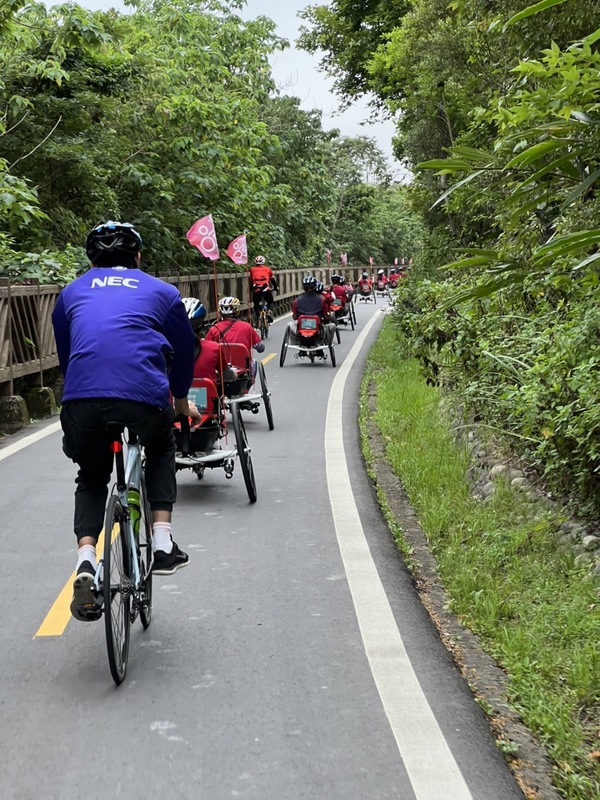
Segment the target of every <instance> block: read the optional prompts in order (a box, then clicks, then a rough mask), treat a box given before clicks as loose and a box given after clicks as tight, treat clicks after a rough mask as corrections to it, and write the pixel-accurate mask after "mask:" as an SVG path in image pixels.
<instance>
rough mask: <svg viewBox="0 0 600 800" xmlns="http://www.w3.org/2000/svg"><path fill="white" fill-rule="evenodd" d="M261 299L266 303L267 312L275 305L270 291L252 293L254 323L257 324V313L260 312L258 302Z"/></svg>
mask: <svg viewBox="0 0 600 800" xmlns="http://www.w3.org/2000/svg"><path fill="white" fill-rule="evenodd" d="M263 298H264V300H265V301H266V303H267V309H268V310H269V311H270V310H271V309H272V308H273V305H274V304H275V298H274V297H273V292H271V291H270V290H268V291H266V292H254V295H253V297H252V300H253V303H254V319H255V320H256V322H258V312H259V310H260V309H259V306H260V301H261V300H262V299H263Z"/></svg>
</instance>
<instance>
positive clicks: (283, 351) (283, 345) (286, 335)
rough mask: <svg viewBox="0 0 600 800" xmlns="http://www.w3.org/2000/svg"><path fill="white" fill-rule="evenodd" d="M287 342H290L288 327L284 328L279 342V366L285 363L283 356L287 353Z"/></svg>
mask: <svg viewBox="0 0 600 800" xmlns="http://www.w3.org/2000/svg"><path fill="white" fill-rule="evenodd" d="M289 343H290V329H289V328H286V331H285V333H284V334H283V342H282V343H281V353H280V354H279V366H280V367H283V365H284V364H285V357H286V355H287V351H288V345H289Z"/></svg>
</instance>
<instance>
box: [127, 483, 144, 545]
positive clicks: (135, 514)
mask: <svg viewBox="0 0 600 800" xmlns="http://www.w3.org/2000/svg"><path fill="white" fill-rule="evenodd" d="M127 505H128V506H129V518H130V519H131V526H132V528H133V533H134V535H135V538H136V539H137V538H138V536H139V533H140V516H141V512H140V493H139V492H138V491H137V489H134V488H129V489H128V490H127Z"/></svg>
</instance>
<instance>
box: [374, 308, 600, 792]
mask: <svg viewBox="0 0 600 800" xmlns="http://www.w3.org/2000/svg"><path fill="white" fill-rule="evenodd" d="M369 383H373V384H374V385H375V387H376V396H377V402H376V411H375V422H376V425H377V427H378V429H379V431H380V433H381V435H382V437H383V441H384V442H385V447H386V454H387V458H388V460H389V462H390V464H391V466H392V468H393V470H394V472H395V473H396V475H398V477H399V478H400V479H401V481H402V483H403V485H404V488H405V490H406V492H407V494H408V497H409V499H410V502H411V504H412V506H413V508H414V510H415V511H416V513H417V516H418V518H419V522H420V525H421V527H422V529H423V531H424V533H425V535H426V537H427V539H428V541H429V545H430V547H431V550H432V552H433V553H434V555H435V557H436V559H437V562H438V568H439V572H440V576H441V579H442V581H443V583H444V585H445V587H446V590H447V592H448V595H449V598H450V604H451V608H452V609H453V611H454V612H455V613H456V614H457V615H458V617H459V618H460V619H461V620H462V622H463V623H464V624H465V625H467V626H468V627H470V628H471V629H472V630H473V631H474V632H475V633H476V634H477V635H478V636H479V638H480V641H481V643H482V645H483V647H484V648H485V649H486V650H487V651H488V652H489V653H490V654H492V655H493V656H494V657H495V658H496V660H497V661H498V662H499V663H500V664H501V666H502V667H504V668H505V670H506V671H507V673H508V676H509V687H510V697H508V698H507V700H508V701H509V702H510V703H511V704H512V705H513V707H515V708H516V710H517V711H518V712H519V714H520V715H521V717H522V719H523V721H524V723H525V724H526V725H527V726H528V727H529V728H530V729H531V730H532V731H533V732H534V733H535V734H536V735H537V737H538V738H539V739H540V740H541V741H542V742H543V743H544V745H545V746H546V749H547V750H548V752H549V754H550V756H551V758H552V760H553V763H554V774H553V780H554V783H555V785H556V786H557V788H558V789H559V790H560V791H562V792H563V794H564V797H565V798H568V800H592V799H594V800H599V798H600V769H599V764H600V740H599V735H600V614H599V609H600V592H599V587H598V585H597V584H594V583H593V582H592V581H591V580H589V578H588V572H589V568H587V567H585V566H582V565H577V564H576V563H575V559H574V556H573V554H572V553H570V552H568V551H565V550H564V549H562V548H560V547H559V546H558V545H557V537H556V533H555V532H556V527H557V525H558V520H557V519H556V518H554V516H553V514H552V513H551V512H550V511H549V510H544V509H542V508H540V506H539V504H533V503H531V502H529V503H528V501H527V500H525V499H524V498H523V497H521V496H520V495H517V494H515V493H514V492H513V491H511V490H510V488H508V487H506V486H502V485H500V486H499V487H498V490H497V491H496V493H495V495H494V496H493V497H492V498H491V499H490V501H489V502H486V503H482V502H480V501H477V500H475V499H474V498H472V496H471V492H470V488H469V485H468V483H467V481H466V479H465V472H466V470H467V468H468V465H469V456H468V453H467V452H466V451H465V450H464V449H461V448H460V447H459V446H458V445H456V444H455V442H454V440H453V437H452V435H451V433H450V431H449V430H448V428H447V426H446V424H445V423H444V422H443V420H442V419H441V417H440V414H439V413H438V406H439V399H440V397H439V391H438V389H437V388H435V387H432V386H429V385H427V384H426V383H425V381H424V379H423V378H422V377H421V374H420V371H419V367H418V365H417V364H416V363H415V362H414V361H406V360H404V359H403V358H402V356H401V353H400V348H399V345H398V342H397V339H396V336H395V332H394V329H393V327H392V324H391V322H390V321H389V320H388V321H386V325H385V326H384V329H383V331H382V334H381V336H380V337H379V339H378V341H377V342H376V344H375V345H374V347H373V349H372V351H371V353H370V356H369V365H368V368H367V373H366V375H365V383H364V384H363V402H362V403H361V417H362V423H363V433H364V430H365V428H364V421H365V415H366V414H367V413H368V411H367V406H366V402H365V401H364V398H365V397H366V387H367V385H368V384H369ZM363 446H364V448H365V449H366V452H367V457H368V448H369V445H368V439H367V438H366V437H363ZM396 522H397V524H396V527H397V526H398V524H399V526H400V528H401V525H402V521H401V520H400V521H396ZM395 533H396V534H397V531H395ZM400 535H401V534H400ZM405 550H406V546H405V547H404V548H403V552H404V551H405Z"/></svg>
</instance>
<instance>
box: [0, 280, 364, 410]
mask: <svg viewBox="0 0 600 800" xmlns="http://www.w3.org/2000/svg"><path fill="white" fill-rule="evenodd" d="M361 269H362V268H357V267H345V268H344V274H346V275H348V276H349V277H350V279H351V280H353V281H356V280H357V279H358V275H359V273H360V272H361ZM336 271H337V269H336V268H335V267H329V266H328V267H318V268H313V269H278V270H277V271H276V276H277V280H278V282H279V288H280V291H279V294H278V295H277V296H276V309H275V310H276V313H282V312H284V311H288V310H289V308H290V306H291V303H292V300H293V299H294V298H295V297H297V295H299V294H300V293H301V292H302V279H303V278H304V277H305V276H306V275H315V277H316V278H317V279H318V280H322V281H323V283H326V284H328V283H329V282H330V279H331V275H332V274H334V273H335V272H336ZM161 279H162V280H164V281H167V282H168V283H171V284H173V285H175V286H177V288H178V289H179V291H180V293H181V296H182V297H198V298H199V299H200V300H201V301H202V302H203V303H204V305H205V306H206V308H207V310H208V312H209V318H213V319H214V317H215V316H216V310H217V303H218V299H219V297H224V296H227V295H231V296H234V297H238V298H239V299H240V300H241V301H243V302H246V303H249V302H250V291H249V284H248V276H247V273H242V272H233V273H220V274H218V275H217V277H216V280H215V279H214V276H213V275H210V274H205V275H177V276H167V277H161ZM59 293H60V287H58V286H41V285H39V284H37V283H32V284H30V285H27V286H21V285H14V284H12V285H11V284H10V282H9V281H8V279H6V278H0V396H4V397H6V396H10V395H13V394H14V381H15V380H16V379H17V378H22V377H24V376H26V375H34V374H36V373H39V385H40V386H44V371H45V370H48V369H52V368H54V367H57V366H58V355H57V352H56V342H55V341H54V332H53V330H52V311H53V310H54V305H55V303H56V298H57V297H58V295H59Z"/></svg>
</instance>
